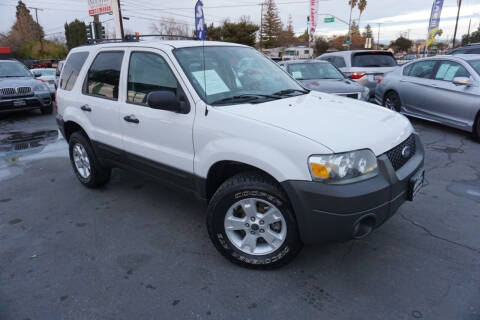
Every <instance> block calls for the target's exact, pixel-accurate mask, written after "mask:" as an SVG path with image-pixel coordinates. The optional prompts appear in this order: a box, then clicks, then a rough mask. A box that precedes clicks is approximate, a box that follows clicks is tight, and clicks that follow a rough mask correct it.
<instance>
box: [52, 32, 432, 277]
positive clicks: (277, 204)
mask: <svg viewBox="0 0 480 320" xmlns="http://www.w3.org/2000/svg"><path fill="white" fill-rule="evenodd" d="M245 65H248V66H251V67H247V68H245V67H244V66H245ZM57 102H58V116H57V121H58V124H59V127H60V130H61V131H62V133H63V135H64V137H65V139H66V140H67V141H68V143H69V146H70V159H71V163H72V167H73V170H74V172H75V174H76V175H77V177H78V179H79V180H80V182H81V183H82V184H84V185H85V186H87V187H91V188H94V187H100V186H102V185H104V184H105V183H107V182H108V180H109V178H110V173H111V168H113V167H121V168H126V169H132V170H135V171H136V172H141V173H146V174H149V175H151V176H154V177H157V178H159V179H160V180H161V181H163V182H165V183H168V184H170V185H175V186H178V187H179V188H180V189H184V190H188V191H192V192H193V193H195V194H196V195H198V196H199V197H200V198H202V199H205V200H206V201H207V202H208V212H207V228H208V232H209V234H210V237H211V239H212V241H213V243H214V245H215V247H216V248H217V249H218V250H219V251H220V252H221V253H222V254H223V255H224V256H225V257H227V258H228V259H230V260H231V261H233V262H235V263H237V264H240V265H243V266H248V267H256V268H264V269H265V268H273V267H278V266H281V265H283V264H285V263H287V262H288V261H290V260H292V259H293V258H294V257H295V255H296V254H297V253H298V252H299V251H300V249H301V247H302V244H309V243H314V242H320V241H339V240H341V241H343V240H348V239H358V238H361V237H364V236H366V235H368V234H369V233H370V232H371V231H372V230H373V229H374V228H376V227H378V226H380V225H381V224H382V223H384V222H385V221H386V220H387V219H388V218H390V217H391V216H392V215H393V214H394V213H395V211H396V210H397V209H398V208H399V206H400V205H401V204H402V203H403V202H405V201H406V200H412V199H413V197H414V196H415V194H416V193H417V191H418V190H419V188H420V187H421V186H422V183H423V176H424V170H423V161H424V151H423V147H422V144H421V142H420V140H419V138H418V136H417V135H416V134H415V133H414V131H413V128H412V126H411V124H410V122H409V121H408V120H407V118H405V117H404V116H402V115H400V114H398V113H394V112H391V111H389V110H387V109H384V108H382V107H379V106H374V105H371V104H368V103H364V102H360V101H355V100H352V99H348V98H343V97H338V96H333V95H328V94H324V93H320V92H313V91H312V92H310V91H307V90H305V89H304V88H302V87H301V86H300V85H299V84H298V83H297V82H296V81H295V80H294V79H293V78H291V77H290V76H289V75H288V74H287V73H286V72H284V71H283V70H282V69H281V68H280V67H279V66H278V65H276V64H275V63H274V62H272V61H271V60H269V59H268V58H266V57H265V56H264V55H262V54H261V53H259V52H258V51H256V50H255V49H253V48H250V47H245V46H241V45H236V44H229V43H220V42H205V43H204V42H201V41H130V42H117V43H104V44H97V45H91V46H83V47H78V48H75V49H73V50H72V51H71V52H70V54H69V56H68V59H67V62H66V64H65V67H64V68H63V71H62V74H61V79H60V84H59V89H58V92H57Z"/></svg>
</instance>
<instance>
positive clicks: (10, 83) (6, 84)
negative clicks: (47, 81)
mask: <svg viewBox="0 0 480 320" xmlns="http://www.w3.org/2000/svg"><path fill="white" fill-rule="evenodd" d="M38 82H39V80H36V79H35V78H32V77H19V78H0V88H16V87H32V86H34V85H35V84H37V83H38Z"/></svg>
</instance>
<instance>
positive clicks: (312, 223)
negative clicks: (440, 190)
mask: <svg viewBox="0 0 480 320" xmlns="http://www.w3.org/2000/svg"><path fill="white" fill-rule="evenodd" d="M415 139H416V145H417V150H416V153H415V155H414V156H413V157H412V158H411V159H410V160H409V161H408V162H407V163H406V164H405V165H404V166H403V167H402V168H400V169H399V170H398V171H395V170H394V168H393V167H392V164H391V162H390V160H389V159H388V157H387V156H386V155H385V154H384V155H381V156H380V157H378V168H379V174H378V176H376V177H374V178H372V179H369V180H365V181H361V182H358V183H353V184H348V185H331V184H323V183H319V182H312V181H285V182H283V183H282V186H283V188H284V190H285V191H286V192H287V195H288V197H289V199H290V201H291V202H292V205H293V208H294V211H295V214H296V217H297V223H298V228H299V231H300V236H301V238H302V240H303V242H304V243H305V244H311V243H319V242H332V241H345V240H350V239H352V238H353V232H354V229H355V226H356V225H357V222H359V221H360V220H361V219H362V218H364V217H371V218H372V219H373V221H374V225H373V228H377V227H379V226H380V225H382V224H383V223H384V222H385V221H387V220H388V219H389V218H390V217H392V216H393V215H394V213H395V212H396V211H397V210H398V208H399V207H400V206H401V205H402V204H403V203H404V202H405V201H406V200H407V197H408V192H409V188H410V179H411V178H412V177H413V176H414V175H415V174H417V173H418V172H419V171H420V170H423V163H424V154H425V152H424V149H423V145H422V144H421V142H420V139H419V138H418V136H417V135H416V136H415Z"/></svg>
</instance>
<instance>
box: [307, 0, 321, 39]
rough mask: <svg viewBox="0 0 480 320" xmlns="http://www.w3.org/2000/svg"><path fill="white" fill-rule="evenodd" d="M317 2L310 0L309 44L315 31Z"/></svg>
mask: <svg viewBox="0 0 480 320" xmlns="http://www.w3.org/2000/svg"><path fill="white" fill-rule="evenodd" d="M318 1H319V0H310V30H309V35H310V42H313V36H314V34H315V30H316V29H317V17H318Z"/></svg>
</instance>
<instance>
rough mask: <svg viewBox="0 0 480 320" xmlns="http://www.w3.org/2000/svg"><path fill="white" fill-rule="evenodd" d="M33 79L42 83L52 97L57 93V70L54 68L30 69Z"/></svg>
mask: <svg viewBox="0 0 480 320" xmlns="http://www.w3.org/2000/svg"><path fill="white" fill-rule="evenodd" d="M30 71H31V72H32V73H33V75H34V76H35V78H37V79H38V80H40V81H42V82H44V83H45V84H46V85H47V86H48V88H49V89H50V93H51V94H52V95H53V94H54V93H55V91H57V76H58V74H57V69H55V68H38V69H30Z"/></svg>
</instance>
